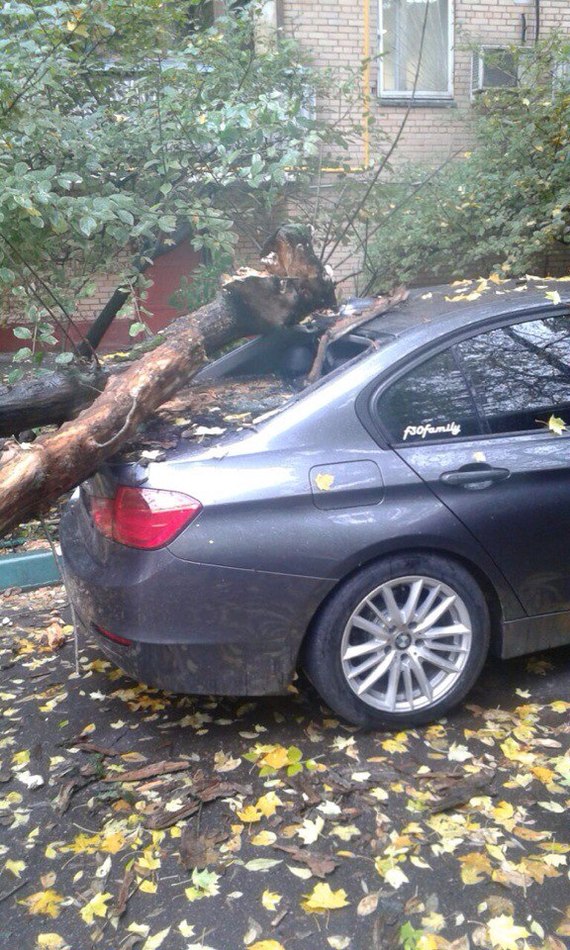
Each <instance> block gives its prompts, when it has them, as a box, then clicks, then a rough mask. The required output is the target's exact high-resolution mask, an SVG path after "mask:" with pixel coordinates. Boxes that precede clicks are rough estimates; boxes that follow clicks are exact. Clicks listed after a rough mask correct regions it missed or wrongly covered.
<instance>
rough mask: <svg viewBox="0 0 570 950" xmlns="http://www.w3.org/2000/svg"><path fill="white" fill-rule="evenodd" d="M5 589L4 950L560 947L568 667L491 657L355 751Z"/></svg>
mask: <svg viewBox="0 0 570 950" xmlns="http://www.w3.org/2000/svg"><path fill="white" fill-rule="evenodd" d="M78 660H79V675H78V674H77V673H76V671H75V653H74V640H73V634H72V629H71V626H70V624H69V614H68V610H67V605H66V598H65V592H64V591H63V589H62V588H61V587H54V588H45V589H43V590H40V591H35V592H33V593H28V594H24V593H18V592H12V593H8V594H7V595H6V594H5V595H0V716H1V723H2V729H1V732H0V948H1V950H15V948H20V950H36V948H44V950H63V948H71V950H89V948H92V947H97V948H101V950H129V948H131V947H136V948H138V950H158V948H160V947H162V948H163V950H186V948H192V950H203V948H213V950H238V948H239V950H241V948H244V947H249V948H254V950H280V948H285V950H321V948H323V950H327V948H329V947H332V948H333V950H335V948H337V950H345V948H353V950H395V948H398V947H402V948H404V950H468V948H470V947H483V948H489V950H494V948H498V950H509V948H514V950H517V948H521V950H522V948H525V947H526V948H537V950H538V948H543V950H565V948H568V947H570V880H569V875H570V872H569V863H570V858H569V855H570V821H569V818H568V807H569V805H570V649H566V648H564V649H559V650H556V651H550V652H545V653H544V654H537V655H533V656H532V657H525V658H522V659H519V660H511V661H509V662H504V663H501V662H498V661H496V660H495V661H490V662H489V663H488V665H487V667H486V670H485V671H484V674H483V676H482V678H481V681H480V683H479V685H478V686H477V687H476V688H475V689H474V691H473V693H472V694H471V695H470V696H469V698H468V700H467V701H466V703H465V704H464V705H463V706H462V708H461V709H460V710H459V711H458V712H457V713H455V714H454V715H452V716H450V717H449V718H448V719H446V720H443V721H441V722H438V723H436V724H434V725H432V726H429V727H426V728H423V729H414V730H407V731H402V732H400V733H397V734H393V733H384V732H376V733H364V732H362V731H360V730H358V729H354V728H352V727H349V726H347V725H346V724H343V723H342V722H340V721H339V720H338V719H336V718H335V717H334V716H333V715H332V713H331V712H330V711H329V710H328V709H327V708H326V707H324V706H323V705H322V704H321V703H320V701H319V699H318V697H317V696H316V694H315V693H314V691H313V690H312V689H311V687H310V686H309V684H307V683H306V682H305V681H304V680H303V679H299V680H298V681H297V682H296V683H295V684H294V686H293V687H292V689H291V693H290V695H288V696H285V697H279V698H267V699H262V700H260V699H253V700H252V699H247V698H237V699H233V698H232V699H228V698H216V697H201V698H194V697H187V696H175V695H172V694H167V693H163V692H160V691H158V690H153V689H149V688H147V687H145V686H143V685H141V684H138V683H135V682H133V681H132V680H130V679H128V678H127V677H125V676H124V675H123V674H121V673H120V671H118V670H116V669H115V668H114V667H112V665H111V664H109V663H108V662H107V661H106V660H105V659H104V657H103V656H102V654H101V653H100V651H99V650H98V648H97V645H96V644H90V643H82V644H80V650H79V655H78Z"/></svg>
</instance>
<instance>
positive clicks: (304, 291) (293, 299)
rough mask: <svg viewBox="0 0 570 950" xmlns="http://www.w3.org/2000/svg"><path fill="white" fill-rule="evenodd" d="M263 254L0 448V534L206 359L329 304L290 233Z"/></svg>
mask: <svg viewBox="0 0 570 950" xmlns="http://www.w3.org/2000/svg"><path fill="white" fill-rule="evenodd" d="M264 253H265V257H264V258H263V259H262V265H263V266H262V269H260V270H253V269H250V268H247V269H242V270H241V271H238V273H237V274H236V275H235V276H233V277H231V278H226V279H225V280H224V282H223V289H222V291H221V293H220V294H219V295H218V296H217V297H216V299H215V300H214V301H213V302H212V303H210V304H208V305H206V306H205V307H201V308H200V309H199V310H197V311H196V312H195V313H193V314H190V315H189V316H186V317H181V318H179V319H178V320H176V321H175V322H174V323H173V324H172V325H171V326H170V327H169V328H168V331H167V333H166V334H165V341H164V342H163V343H162V344H161V345H160V346H158V347H157V348H156V349H155V350H153V351H152V352H150V353H147V354H146V355H145V356H143V357H142V358H141V359H140V360H138V361H137V362H136V363H133V364H131V365H130V366H129V368H128V369H127V370H126V371H125V372H123V373H121V374H120V375H118V376H114V377H113V378H111V379H110V380H109V381H108V382H107V385H106V386H105V389H104V390H103V392H102V393H101V394H100V395H98V396H97V398H96V399H95V401H94V402H93V403H92V404H91V405H90V406H89V407H88V408H86V409H84V410H83V411H82V412H81V413H80V414H79V415H78V416H77V418H76V419H73V420H72V421H69V422H66V423H65V424H64V425H63V426H62V427H61V429H59V431H57V432H55V433H51V434H49V435H45V436H42V437H40V438H39V439H37V440H36V441H35V442H34V443H32V444H30V445H24V446H20V445H18V443H15V442H10V443H8V444H7V445H6V446H5V447H4V451H3V454H2V456H0V461H1V462H3V464H2V465H1V466H0V535H2V534H5V533H6V532H7V531H9V530H11V529H12V528H14V527H15V526H16V525H18V524H19V523H21V522H23V521H25V520H26V519H27V518H29V517H30V516H31V515H32V514H34V513H36V512H37V511H38V510H40V509H41V508H42V507H45V506H46V505H49V504H50V503H51V502H53V501H54V500H55V499H56V498H58V497H59V496H60V495H61V494H63V493H64V492H66V491H69V490H70V489H72V488H74V487H75V486H76V485H78V484H79V483H80V482H82V481H84V480H85V479H86V478H87V477H89V475H91V474H92V473H93V472H94V471H95V470H96V469H97V468H98V467H99V466H100V465H101V464H102V462H104V461H105V459H107V458H108V457H109V456H111V455H112V454H113V453H114V452H116V451H117V449H118V448H119V447H120V446H121V445H122V444H123V443H125V442H126V441H128V440H129V439H131V438H132V437H133V435H134V434H135V432H136V429H137V426H138V425H139V423H140V422H141V421H142V420H143V419H145V418H146V417H147V416H149V415H150V414H151V413H152V412H153V411H154V410H155V409H156V408H158V406H160V405H161V404H162V403H163V402H165V401H166V400H168V399H169V397H170V396H172V394H173V393H174V392H175V391H176V390H177V389H178V388H179V386H180V385H181V384H182V383H184V382H185V381H187V380H188V378H189V377H190V376H192V375H193V374H194V373H196V372H197V371H198V370H199V369H200V367H201V366H202V365H203V363H204V361H205V359H206V357H207V354H209V353H212V352H215V351H216V350H218V349H220V348H221V347H223V346H224V345H226V344H227V343H229V342H231V341H232V340H235V339H239V338H240V337H242V336H245V335H248V334H251V333H260V332H267V331H268V330H271V329H275V328H277V327H281V326H286V325H288V324H292V323H295V322H297V321H299V320H300V319H302V318H303V317H304V316H306V315H307V314H309V313H311V312H312V311H313V310H315V309H318V308H322V307H332V306H334V305H335V296H334V287H333V284H332V281H331V279H330V277H329V276H328V275H327V273H326V272H325V270H324V268H323V266H322V265H321V263H320V261H318V259H317V257H316V255H315V254H314V252H313V249H312V247H311V244H310V241H309V240H308V238H307V237H306V235H304V234H303V233H302V232H300V230H299V229H298V228H296V227H294V226H290V227H284V228H281V229H280V230H279V231H277V233H276V234H275V235H274V236H273V237H272V238H271V239H270V241H269V242H268V243H267V245H266V246H265V248H264Z"/></svg>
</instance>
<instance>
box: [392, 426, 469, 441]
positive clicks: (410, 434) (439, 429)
mask: <svg viewBox="0 0 570 950" xmlns="http://www.w3.org/2000/svg"><path fill="white" fill-rule="evenodd" d="M460 432H461V426H460V425H459V423H457V422H446V423H443V424H442V425H438V426H433V425H431V423H429V422H426V423H425V425H421V426H406V428H405V429H404V434H403V436H402V439H403V441H404V442H405V441H406V439H412V438H415V439H418V438H419V439H425V438H426V436H428V435H459V433H460Z"/></svg>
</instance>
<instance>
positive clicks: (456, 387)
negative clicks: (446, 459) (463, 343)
mask: <svg viewBox="0 0 570 950" xmlns="http://www.w3.org/2000/svg"><path fill="white" fill-rule="evenodd" d="M377 413H378V417H379V419H380V422H381V423H382V424H383V425H384V426H385V428H386V429H387V430H388V432H389V434H390V437H391V439H392V440H393V441H394V442H406V443H415V442H429V441H434V440H441V439H454V438H457V437H458V436H471V435H479V434H480V429H479V424H478V421H477V417H476V413H475V408H474V405H473V400H472V398H471V396H470V393H469V390H468V389H467V386H466V385H465V381H464V379H463V376H462V374H461V372H460V371H459V370H458V368H457V365H456V363H455V360H454V358H453V354H452V353H451V351H450V350H446V352H445V353H439V354H438V355H437V356H434V357H432V358H431V359H429V360H426V362H425V363H422V364H421V366H417V367H416V368H415V369H413V370H411V371H410V372H409V373H407V374H406V375H405V376H402V377H401V378H400V379H398V380H397V381H396V382H395V383H393V384H392V385H391V386H390V387H389V388H388V389H387V390H386V392H384V393H383V394H382V396H381V397H380V399H379V400H378V403H377Z"/></svg>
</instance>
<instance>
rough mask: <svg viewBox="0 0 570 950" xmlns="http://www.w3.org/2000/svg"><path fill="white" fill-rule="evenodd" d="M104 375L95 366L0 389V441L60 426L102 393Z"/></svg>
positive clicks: (50, 375)
mask: <svg viewBox="0 0 570 950" xmlns="http://www.w3.org/2000/svg"><path fill="white" fill-rule="evenodd" d="M106 382H107V373H106V372H105V370H104V369H102V367H100V366H98V365H96V364H93V363H92V364H90V365H85V366H79V365H78V366H76V367H73V369H66V370H64V369H62V370H57V371H55V372H53V373H46V374H45V375H44V376H35V377H34V378H33V379H31V380H27V381H26V382H25V383H22V384H20V385H18V386H0V437H2V436H6V435H17V434H18V433H19V432H24V431H25V430H26V429H33V428H35V427H36V426H47V425H54V424H55V425H61V423H62V422H65V420H66V419H71V418H72V417H73V416H75V415H77V413H78V412H79V410H80V409H82V408H83V407H84V406H87V405H89V403H91V402H93V400H94V399H95V398H96V397H97V396H98V395H99V394H100V393H101V392H102V391H103V389H104V388H105V383H106Z"/></svg>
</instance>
